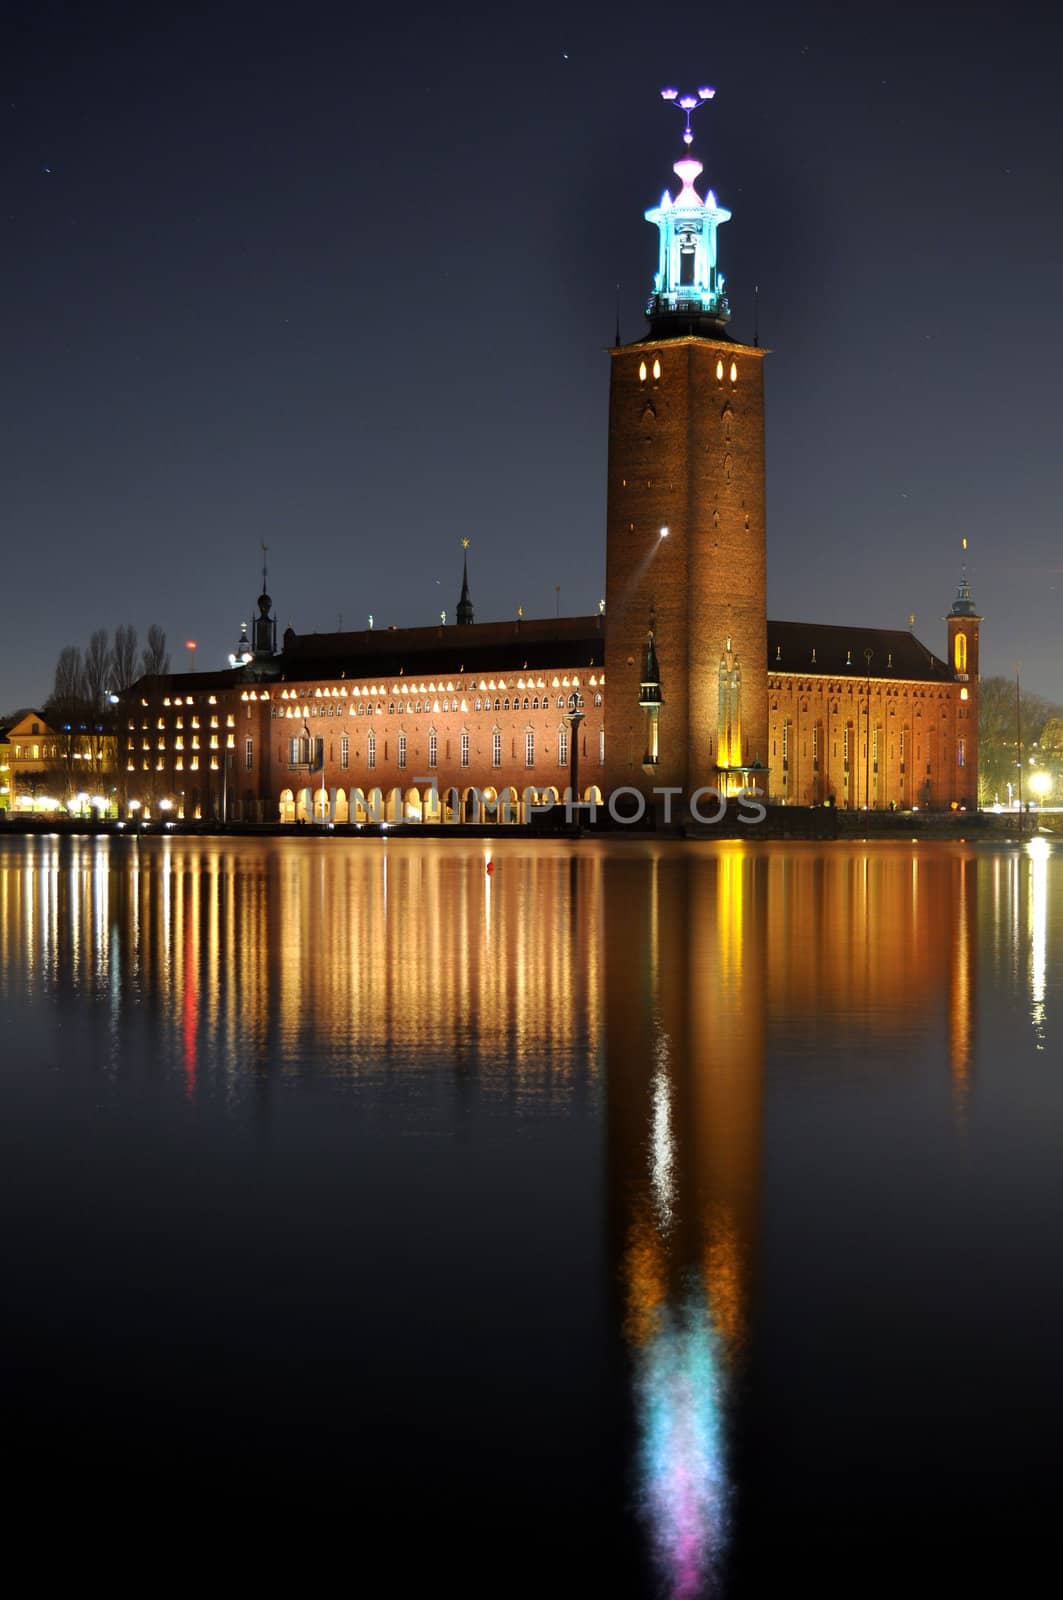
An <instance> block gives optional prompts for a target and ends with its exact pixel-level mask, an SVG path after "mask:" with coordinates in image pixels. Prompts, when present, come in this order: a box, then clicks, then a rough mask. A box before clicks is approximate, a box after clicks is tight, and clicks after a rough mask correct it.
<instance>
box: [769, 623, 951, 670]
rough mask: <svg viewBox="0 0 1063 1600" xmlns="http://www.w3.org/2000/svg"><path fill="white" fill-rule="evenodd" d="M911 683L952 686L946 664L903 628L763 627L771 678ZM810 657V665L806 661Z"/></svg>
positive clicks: (833, 624)
mask: <svg viewBox="0 0 1063 1600" xmlns="http://www.w3.org/2000/svg"><path fill="white" fill-rule="evenodd" d="M869 649H870V650H872V651H873V657H872V661H871V672H870V676H871V677H872V678H875V679H882V680H883V681H886V682H888V681H889V680H890V679H894V680H901V681H905V680H907V681H910V682H916V683H954V682H955V675H954V673H953V672H952V669H951V668H950V666H949V664H948V662H947V661H946V660H945V659H944V658H943V657H941V656H938V655H936V654H935V653H934V651H932V650H930V649H928V648H927V646H926V645H925V644H923V642H922V640H920V639H917V638H916V637H915V634H914V633H911V632H909V630H908V629H907V628H865V627H860V626H851V625H849V624H846V623H829V622H780V621H771V620H769V622H768V671H769V672H770V673H772V672H773V673H775V674H776V675H777V676H783V675H786V674H788V675H790V676H800V677H830V678H840V677H845V676H852V675H854V674H855V675H856V676H857V677H866V676H867V675H868V663H867V662H866V661H865V660H864V651H865V650H869ZM813 654H814V655H815V658H816V659H815V660H813V659H812V657H813Z"/></svg>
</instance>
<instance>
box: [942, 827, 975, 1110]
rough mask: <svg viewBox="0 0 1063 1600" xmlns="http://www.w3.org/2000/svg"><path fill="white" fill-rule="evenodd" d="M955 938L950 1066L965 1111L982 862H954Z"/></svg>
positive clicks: (957, 1097)
mask: <svg viewBox="0 0 1063 1600" xmlns="http://www.w3.org/2000/svg"><path fill="white" fill-rule="evenodd" d="M952 865H953V875H954V876H953V893H952V896H951V901H952V907H953V925H952V940H951V945H950V956H949V973H948V985H949V1065H950V1068H951V1071H952V1088H953V1094H954V1097H955V1103H956V1110H957V1112H959V1113H961V1114H962V1113H963V1112H964V1111H965V1110H966V1107H967V1100H968V1096H969V1094H970V1087H971V1063H972V1060H973V1057H974V1027H975V1015H976V1013H975V997H976V993H977V988H976V981H977V945H976V938H977V927H978V923H977V905H978V899H977V891H978V861H977V859H976V858H975V857H974V856H961V857H960V859H959V860H958V861H954V862H953V864H952Z"/></svg>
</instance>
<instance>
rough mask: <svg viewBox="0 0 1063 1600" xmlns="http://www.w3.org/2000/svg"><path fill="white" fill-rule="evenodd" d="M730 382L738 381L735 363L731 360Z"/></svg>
mask: <svg viewBox="0 0 1063 1600" xmlns="http://www.w3.org/2000/svg"><path fill="white" fill-rule="evenodd" d="M731 382H732V383H737V382H738V367H737V366H736V364H735V363H734V362H733V361H732V362H731Z"/></svg>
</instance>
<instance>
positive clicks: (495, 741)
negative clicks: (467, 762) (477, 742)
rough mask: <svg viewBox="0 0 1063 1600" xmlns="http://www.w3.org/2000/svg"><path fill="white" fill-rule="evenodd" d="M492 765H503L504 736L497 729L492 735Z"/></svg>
mask: <svg viewBox="0 0 1063 1600" xmlns="http://www.w3.org/2000/svg"><path fill="white" fill-rule="evenodd" d="M491 765H492V766H493V767H500V766H501V765H502V735H501V734H500V733H499V732H498V730H497V728H496V729H495V731H494V733H492V735H491Z"/></svg>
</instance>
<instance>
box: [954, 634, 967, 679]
mask: <svg viewBox="0 0 1063 1600" xmlns="http://www.w3.org/2000/svg"><path fill="white" fill-rule="evenodd" d="M953 659H954V661H955V663H956V671H957V672H966V671H967V635H966V634H965V633H958V634H957V635H956V646H955V654H954V657H953Z"/></svg>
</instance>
